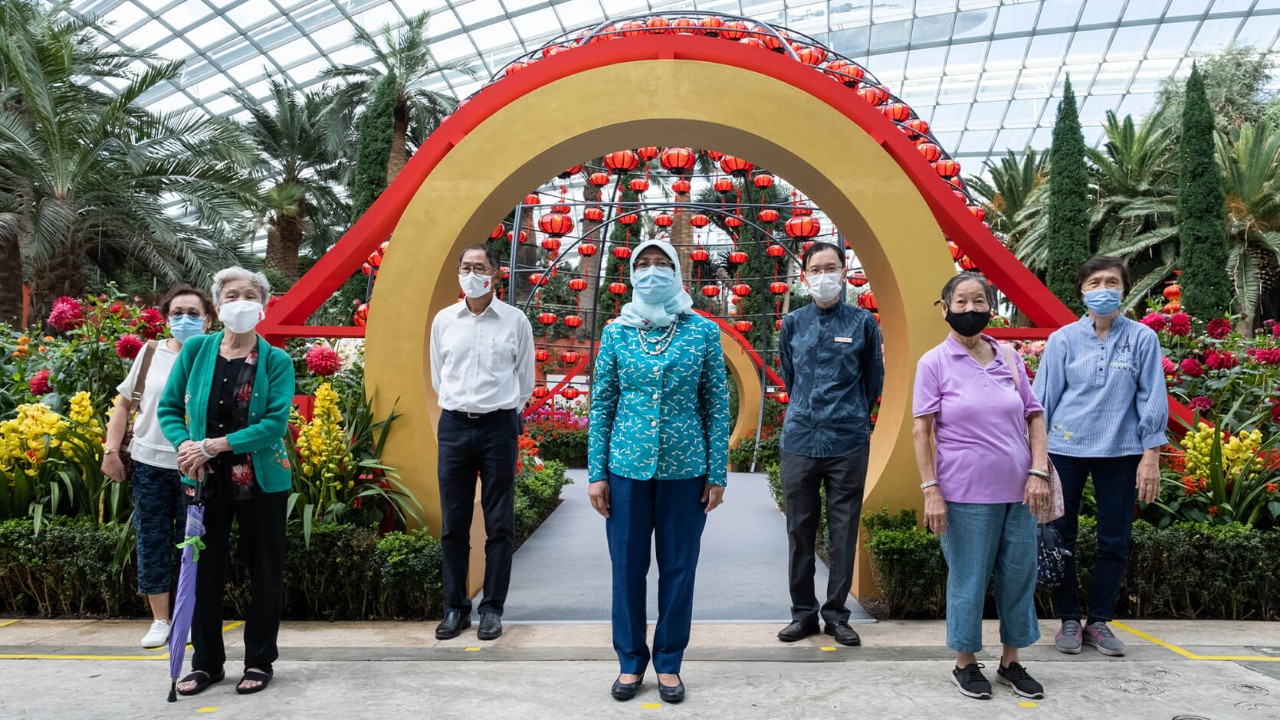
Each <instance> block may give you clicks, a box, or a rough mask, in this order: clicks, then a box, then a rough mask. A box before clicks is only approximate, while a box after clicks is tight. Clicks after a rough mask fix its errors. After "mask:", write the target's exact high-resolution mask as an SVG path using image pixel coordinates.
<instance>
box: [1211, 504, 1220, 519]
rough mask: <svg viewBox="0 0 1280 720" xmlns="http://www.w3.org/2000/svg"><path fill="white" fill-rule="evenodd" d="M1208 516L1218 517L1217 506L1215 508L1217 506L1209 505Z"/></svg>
mask: <svg viewBox="0 0 1280 720" xmlns="http://www.w3.org/2000/svg"><path fill="white" fill-rule="evenodd" d="M1209 514H1210V515H1212V516H1213V517H1218V506H1217V505H1210V506H1209Z"/></svg>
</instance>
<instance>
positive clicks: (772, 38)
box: [757, 28, 787, 53]
mask: <svg viewBox="0 0 1280 720" xmlns="http://www.w3.org/2000/svg"><path fill="white" fill-rule="evenodd" d="M757 30H759V33H760V36H761V37H760V39H761V40H762V41H763V42H764V46H765V47H766V48H768V49H770V50H772V51H774V52H779V53H780V52H786V49H787V45H786V42H787V40H786V37H785V36H780V34H779V35H775V34H774V33H772V32H769V30H768V29H767V28H757Z"/></svg>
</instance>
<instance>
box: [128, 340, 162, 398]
mask: <svg viewBox="0 0 1280 720" xmlns="http://www.w3.org/2000/svg"><path fill="white" fill-rule="evenodd" d="M155 354H156V341H155V340H148V341H147V344H146V347H144V348H143V349H142V367H140V368H138V379H137V380H134V381H133V393H131V394H130V395H129V414H130V415H133V413H135V412H137V411H138V403H140V402H142V392H143V390H145V389H146V387H147V371H148V370H150V369H151V358H153V357H155Z"/></svg>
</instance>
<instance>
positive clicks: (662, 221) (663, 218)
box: [653, 213, 675, 228]
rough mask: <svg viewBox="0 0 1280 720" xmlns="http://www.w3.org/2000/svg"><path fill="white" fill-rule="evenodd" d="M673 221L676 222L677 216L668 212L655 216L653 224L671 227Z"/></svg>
mask: <svg viewBox="0 0 1280 720" xmlns="http://www.w3.org/2000/svg"><path fill="white" fill-rule="evenodd" d="M673 222H675V218H673V217H671V216H670V215H668V214H666V213H661V214H659V215H655V216H653V224H654V225H657V226H658V227H660V228H669V227H671V223H673Z"/></svg>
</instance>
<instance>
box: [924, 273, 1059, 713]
mask: <svg viewBox="0 0 1280 720" xmlns="http://www.w3.org/2000/svg"><path fill="white" fill-rule="evenodd" d="M939 304H941V305H942V310H943V316H944V317H945V318H946V320H947V324H948V325H950V326H951V332H950V333H949V334H948V335H947V339H946V340H945V341H943V343H942V344H941V345H939V346H937V347H935V348H933V349H932V350H930V351H928V352H927V353H925V354H924V356H923V357H921V358H920V362H919V364H918V365H917V367H916V382H915V393H914V396H913V401H912V415H913V416H914V417H915V424H914V426H913V433H912V434H913V436H914V438H915V451H916V464H917V465H918V466H919V468H920V478H921V480H923V482H922V483H921V484H920V488H921V490H922V491H923V492H924V503H925V504H924V510H925V522H926V524H927V525H928V526H929V529H930V530H931V531H933V533H935V534H936V535H938V536H940V537H941V539H942V552H943V555H944V556H945V557H946V560H947V568H948V570H949V574H948V577H947V647H949V648H951V649H952V650H954V651H956V653H957V657H956V667H955V669H954V670H953V671H952V673H951V680H952V682H954V683H955V684H956V687H958V688H959V689H960V693H961V694H963V695H965V696H967V697H972V698H979V699H986V698H990V697H991V683H990V682H988V681H987V679H986V677H985V676H984V675H983V674H982V667H983V666H982V665H980V664H978V660H977V657H976V656H975V653H977V652H978V651H979V650H981V649H982V608H983V604H984V602H985V599H986V594H987V584H988V582H989V580H990V578H991V573H992V572H993V571H994V572H995V576H996V609H997V612H998V613H999V615H1000V642H1001V643H1002V644H1003V645H1004V652H1003V654H1002V655H1001V658H1000V668H999V669H998V670H997V672H996V678H997V680H998V681H999V682H1001V683H1004V684H1006V685H1009V686H1011V687H1012V688H1013V690H1014V692H1016V693H1017V694H1018V695H1021V696H1023V697H1028V698H1041V697H1044V688H1043V687H1042V686H1041V685H1040V683H1038V682H1036V681H1035V680H1034V679H1033V678H1032V677H1031V676H1030V675H1029V674H1028V673H1027V670H1026V668H1024V667H1023V666H1022V665H1021V663H1019V662H1018V650H1019V649H1020V648H1024V647H1027V646H1029V645H1031V644H1033V643H1034V642H1036V641H1037V640H1039V639H1040V626H1039V623H1038V621H1037V619H1036V609H1035V590H1036V537H1037V533H1036V516H1035V513H1036V512H1038V511H1039V510H1040V509H1041V508H1042V507H1043V506H1044V505H1045V504H1047V503H1049V502H1051V501H1052V499H1051V496H1050V486H1049V482H1048V479H1049V474H1048V472H1047V470H1048V467H1049V459H1048V441H1047V439H1046V436H1045V424H1044V411H1043V409H1042V408H1041V407H1040V403H1039V401H1037V400H1036V397H1035V395H1034V394H1033V393H1032V392H1031V387H1030V383H1029V382H1028V381H1027V373H1026V369H1025V368H1024V367H1023V365H1022V359H1021V358H1019V357H1018V354H1017V353H1015V352H1013V350H1012V349H1011V348H1009V347H1008V346H1001V345H1000V344H999V343H997V342H996V341H995V340H994V339H993V338H991V337H989V336H987V335H984V334H982V330H983V328H985V327H986V326H987V322H988V321H989V320H990V319H991V309H992V307H994V305H995V292H994V291H993V290H992V288H991V285H990V283H988V282H987V280H986V278H984V277H982V276H981V275H977V274H975V273H961V274H959V275H957V276H955V277H954V278H952V279H951V280H950V281H948V282H947V284H946V286H945V287H943V288H942V300H941V301H940V303H939Z"/></svg>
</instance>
